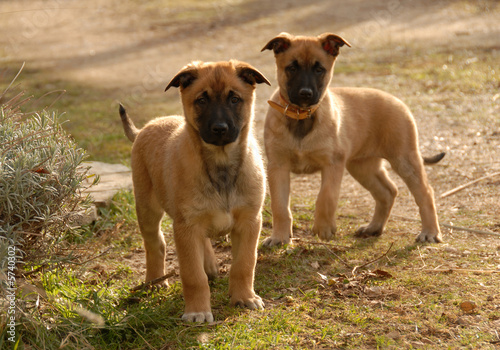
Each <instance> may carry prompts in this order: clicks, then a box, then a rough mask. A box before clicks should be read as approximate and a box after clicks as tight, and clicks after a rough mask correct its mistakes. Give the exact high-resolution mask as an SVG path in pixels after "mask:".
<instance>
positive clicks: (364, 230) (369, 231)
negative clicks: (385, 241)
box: [354, 226, 384, 238]
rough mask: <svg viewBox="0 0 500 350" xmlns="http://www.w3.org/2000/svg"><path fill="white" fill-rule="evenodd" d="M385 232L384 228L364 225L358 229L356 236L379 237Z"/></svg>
mask: <svg viewBox="0 0 500 350" xmlns="http://www.w3.org/2000/svg"><path fill="white" fill-rule="evenodd" d="M383 232H384V229H383V228H373V227H370V226H362V227H360V228H359V229H358V230H357V231H356V233H355V234H354V236H355V237H359V238H369V237H378V236H380V235H381V234H382V233H383Z"/></svg>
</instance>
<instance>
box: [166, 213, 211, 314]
mask: <svg viewBox="0 0 500 350" xmlns="http://www.w3.org/2000/svg"><path fill="white" fill-rule="evenodd" d="M174 239H175V247H176V250H177V257H178V259H179V270H180V275H181V282H182V292H183V294H184V301H185V303H186V306H185V309H184V315H182V320H183V321H185V322H213V320H214V317H213V315H212V309H211V307H210V287H209V285H208V277H207V274H206V273H205V267H204V265H205V264H204V262H205V256H204V254H205V248H206V238H205V230H204V227H202V226H201V225H189V226H188V225H186V224H185V223H183V222H179V221H176V220H174Z"/></svg>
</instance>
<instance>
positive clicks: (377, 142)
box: [262, 33, 444, 246]
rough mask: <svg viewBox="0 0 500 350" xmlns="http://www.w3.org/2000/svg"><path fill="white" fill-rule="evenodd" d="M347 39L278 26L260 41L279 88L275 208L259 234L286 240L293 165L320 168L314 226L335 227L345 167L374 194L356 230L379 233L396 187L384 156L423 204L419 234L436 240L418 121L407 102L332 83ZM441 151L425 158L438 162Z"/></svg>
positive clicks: (331, 230)
mask: <svg viewBox="0 0 500 350" xmlns="http://www.w3.org/2000/svg"><path fill="white" fill-rule="evenodd" d="M344 45H347V46H350V45H349V43H348V42H347V41H345V40H344V39H342V38H341V37H339V36H337V35H334V34H329V33H326V34H322V35H320V36H318V37H303V36H296V37H295V36H292V35H290V34H287V33H282V34H280V35H279V36H277V37H276V38H274V39H272V40H271V41H270V42H269V43H268V44H267V45H266V46H265V47H264V48H263V49H262V51H264V50H273V51H274V54H275V58H276V64H277V78H278V83H279V88H278V90H277V91H276V92H275V93H274V95H273V96H272V97H271V101H269V104H270V105H271V107H270V108H269V110H268V113H267V117H266V124H265V129H264V140H265V148H266V155H267V158H268V178H269V188H270V192H271V208H272V213H273V232H272V235H271V237H269V238H267V239H266V240H265V241H264V245H268V246H272V245H278V244H286V243H290V240H291V237H292V214H291V211H290V205H289V193H290V172H293V173H297V174H309V173H314V172H317V171H320V172H321V189H320V192H319V195H318V198H317V201H316V212H315V215H314V226H313V232H314V233H315V234H317V235H318V236H319V237H320V238H321V239H323V240H329V239H331V238H332V237H333V235H334V234H335V230H336V226H335V210H336V207H337V200H338V197H339V191H340V183H341V180H342V175H343V172H344V169H345V168H347V170H348V171H349V173H350V174H351V175H352V176H353V177H354V178H355V179H356V180H357V181H359V183H361V185H363V186H364V187H365V188H366V189H367V190H368V191H370V193H371V194H372V196H373V198H374V199H375V202H376V205H375V214H374V216H373V219H372V221H371V222H370V224H369V225H368V226H365V227H361V228H360V229H359V230H358V231H357V233H356V235H357V236H361V237H369V236H378V235H380V234H382V232H383V230H384V226H385V224H386V223H387V219H388V217H389V214H390V211H391V208H392V205H393V203H394V199H395V197H396V194H397V188H396V186H395V185H394V183H393V182H392V181H391V180H390V179H389V177H388V175H387V171H386V170H385V169H384V167H383V166H382V160H383V159H387V160H388V161H389V163H390V164H391V165H392V168H393V169H394V170H395V171H396V172H397V173H398V174H399V175H400V176H401V177H402V178H403V180H404V181H405V183H406V184H407V186H408V187H409V189H410V191H411V193H412V194H413V196H414V198H415V201H416V203H417V204H418V207H419V209H420V216H421V218H422V232H421V233H420V235H419V236H418V237H417V241H420V242H425V241H427V242H441V241H442V238H441V233H440V230H439V225H438V219H437V214H436V206H435V204H434V198H433V191H432V188H431V187H430V186H429V184H428V183H427V176H426V173H425V170H424V166H423V165H424V162H423V161H422V157H421V155H420V151H419V148H418V138H417V128H416V125H415V121H414V119H413V117H412V115H411V113H410V111H409V109H408V107H406V105H404V104H403V102H401V101H400V100H398V99H397V98H395V97H394V96H391V95H389V94H387V93H385V92H382V91H379V90H374V89H367V88H332V89H330V88H329V84H330V81H331V79H332V76H333V67H334V63H335V59H336V57H337V56H338V54H339V49H340V47H342V46H344ZM443 156H444V154H440V155H437V156H435V157H433V158H429V159H425V163H426V164H427V163H436V162H437V161H439V160H440V159H441V158H442V157H443Z"/></svg>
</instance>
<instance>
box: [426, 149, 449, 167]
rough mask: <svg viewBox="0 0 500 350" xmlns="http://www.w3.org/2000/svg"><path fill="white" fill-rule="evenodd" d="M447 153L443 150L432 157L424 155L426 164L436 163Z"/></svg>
mask: <svg viewBox="0 0 500 350" xmlns="http://www.w3.org/2000/svg"><path fill="white" fill-rule="evenodd" d="M445 154H446V153H445V152H442V153H439V154H436V155H435V156H432V157H422V158H423V159H424V165H432V164H436V163H437V162H439V161H440V160H441V159H443V158H444V156H445Z"/></svg>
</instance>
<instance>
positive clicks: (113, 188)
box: [82, 162, 132, 207]
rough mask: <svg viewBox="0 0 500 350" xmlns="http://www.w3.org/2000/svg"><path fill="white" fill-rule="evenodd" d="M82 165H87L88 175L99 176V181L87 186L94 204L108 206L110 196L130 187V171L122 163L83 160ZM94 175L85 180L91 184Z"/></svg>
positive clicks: (86, 191)
mask: <svg viewBox="0 0 500 350" xmlns="http://www.w3.org/2000/svg"><path fill="white" fill-rule="evenodd" d="M82 166H83V167H89V168H90V169H89V172H88V174H89V175H97V176H99V179H100V180H99V183H98V184H97V185H94V186H91V187H89V188H88V189H87V190H85V191H84V192H85V193H89V194H90V195H91V197H92V200H93V202H94V203H95V205H96V206H98V207H99V206H108V205H109V204H110V203H111V198H113V196H114V195H115V194H116V193H117V192H118V191H120V190H131V189H132V171H131V170H130V169H129V168H128V167H127V166H125V165H123V164H108V163H103V162H84V163H83V164H82ZM93 181H94V177H93V176H90V177H89V178H88V179H87V180H86V182H87V185H90V184H92V182H93Z"/></svg>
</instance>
